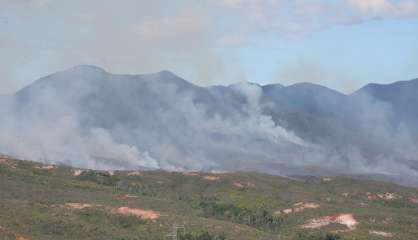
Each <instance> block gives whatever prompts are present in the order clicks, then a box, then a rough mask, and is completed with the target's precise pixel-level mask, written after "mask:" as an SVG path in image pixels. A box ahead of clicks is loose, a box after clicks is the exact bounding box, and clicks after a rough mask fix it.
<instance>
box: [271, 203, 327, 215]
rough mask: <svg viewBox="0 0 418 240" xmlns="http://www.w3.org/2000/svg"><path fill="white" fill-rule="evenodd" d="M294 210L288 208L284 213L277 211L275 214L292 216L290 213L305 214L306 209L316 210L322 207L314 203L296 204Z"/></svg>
mask: <svg viewBox="0 0 418 240" xmlns="http://www.w3.org/2000/svg"><path fill="white" fill-rule="evenodd" d="M293 206H294V208H287V209H284V210H282V211H277V212H275V213H276V214H280V213H284V214H290V213H299V212H303V211H304V210H305V209H316V208H320V207H321V205H319V204H317V203H312V202H298V203H295V204H294V205H293Z"/></svg>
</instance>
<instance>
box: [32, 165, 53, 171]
mask: <svg viewBox="0 0 418 240" xmlns="http://www.w3.org/2000/svg"><path fill="white" fill-rule="evenodd" d="M35 168H36V169H42V170H54V169H56V168H57V166H55V165H46V166H36V167H35Z"/></svg>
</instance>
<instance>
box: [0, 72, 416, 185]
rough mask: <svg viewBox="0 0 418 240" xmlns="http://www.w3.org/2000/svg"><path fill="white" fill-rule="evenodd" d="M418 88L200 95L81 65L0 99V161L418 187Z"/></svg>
mask: <svg viewBox="0 0 418 240" xmlns="http://www.w3.org/2000/svg"><path fill="white" fill-rule="evenodd" d="M417 92H418V79H415V80H410V81H402V82H395V83H393V84H387V85H382V84H368V85H366V86H364V87H363V88H361V89H359V90H357V91H355V92H354V93H352V94H349V95H346V94H343V93H340V92H338V91H335V90H332V89H329V88H326V87H324V86H320V85H316V84H312V83H298V84H294V85H291V86H283V85H280V84H270V85H264V86H261V85H258V84H254V83H238V84H233V85H229V86H210V87H200V86H197V85H194V84H192V83H190V82H187V81H186V80H184V79H182V78H180V77H178V76H177V75H175V74H173V73H171V72H169V71H161V72H158V73H154V74H145V75H121V74H111V73H108V72H106V71H105V70H103V69H101V68H98V67H95V66H77V67H74V68H71V69H68V70H65V71H61V72H57V73H54V74H52V75H49V76H46V77H44V78H41V79H39V80H37V81H35V82H34V83H32V84H30V85H29V86H27V87H25V88H23V89H21V90H20V91H18V92H16V93H15V94H14V95H13V96H7V97H6V96H4V97H2V98H1V100H2V101H1V110H0V114H1V117H0V120H1V121H2V125H1V126H0V132H1V133H2V134H1V136H0V152H3V153H5V154H9V155H13V156H16V157H19V158H31V159H34V158H35V159H37V160H38V161H41V162H48V163H63V164H67V165H72V166H77V167H86V168H93V169H143V168H146V169H148V168H151V169H155V168H161V169H165V170H246V171H262V172H267V173H273V174H279V175H299V174H304V175H306V174H310V175H316V174H329V173H333V174H350V175H352V174H354V175H364V174H368V175H384V176H389V177H391V178H394V179H396V180H397V181H398V182H401V183H404V184H418V180H414V179H418V178H417V176H418V146H417V143H418V108H417V107H416V106H418V95H417V94H416V93H417Z"/></svg>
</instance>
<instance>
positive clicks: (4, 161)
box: [0, 158, 16, 169]
mask: <svg viewBox="0 0 418 240" xmlns="http://www.w3.org/2000/svg"><path fill="white" fill-rule="evenodd" d="M0 164H2V165H5V166H7V167H9V168H13V169H16V164H14V163H11V162H10V161H9V160H8V159H6V158H0Z"/></svg>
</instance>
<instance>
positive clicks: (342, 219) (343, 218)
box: [302, 213, 359, 231]
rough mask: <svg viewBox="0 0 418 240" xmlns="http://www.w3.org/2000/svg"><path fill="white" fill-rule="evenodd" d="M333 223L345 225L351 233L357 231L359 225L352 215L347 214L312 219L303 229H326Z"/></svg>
mask: <svg viewBox="0 0 418 240" xmlns="http://www.w3.org/2000/svg"><path fill="white" fill-rule="evenodd" d="M331 223H338V224H341V225H345V226H346V227H347V228H348V230H350V231H352V230H355V229H356V228H357V225H358V224H359V223H358V222H357V221H356V220H355V219H354V217H353V215H352V214H350V213H345V214H336V215H332V216H325V217H321V218H314V219H311V220H310V221H309V223H307V224H305V225H303V226H302V228H309V229H316V228H321V227H325V226H327V225H329V224H331Z"/></svg>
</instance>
